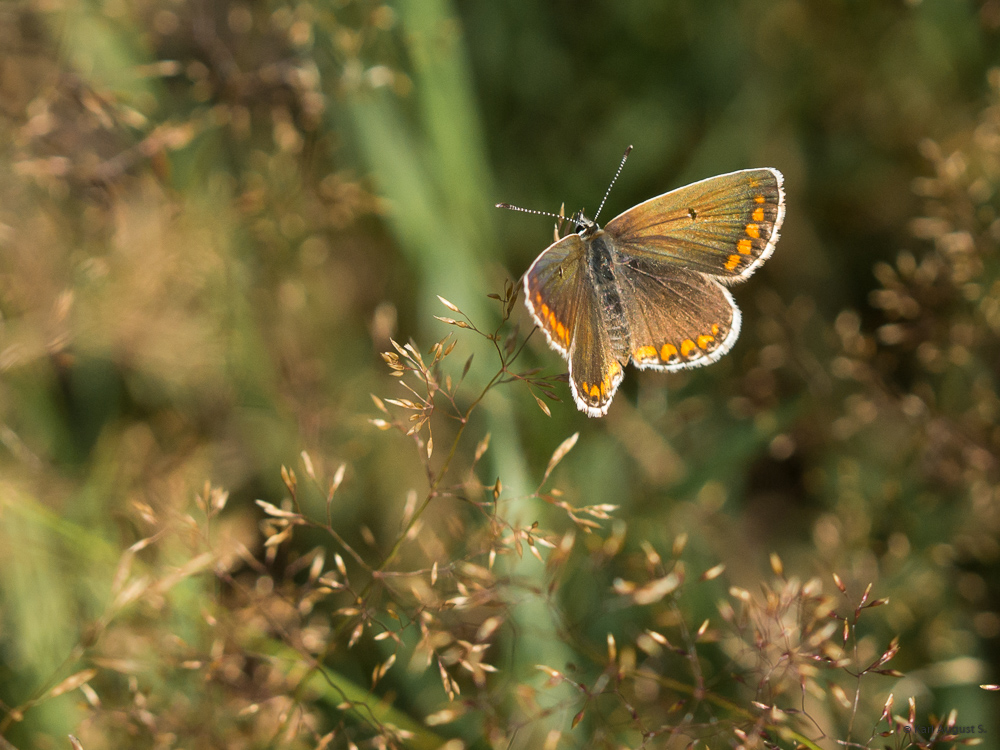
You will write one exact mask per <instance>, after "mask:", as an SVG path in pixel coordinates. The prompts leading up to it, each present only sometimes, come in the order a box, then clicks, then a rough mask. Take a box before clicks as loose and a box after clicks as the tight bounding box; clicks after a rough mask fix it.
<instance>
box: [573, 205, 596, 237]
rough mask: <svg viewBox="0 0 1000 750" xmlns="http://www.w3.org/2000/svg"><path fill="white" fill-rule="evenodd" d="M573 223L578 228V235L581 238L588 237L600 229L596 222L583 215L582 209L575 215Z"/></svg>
mask: <svg viewBox="0 0 1000 750" xmlns="http://www.w3.org/2000/svg"><path fill="white" fill-rule="evenodd" d="M572 221H573V225H574V226H575V227H576V233H577V234H578V235H580V236H581V237H587V236H588V235H591V234H593V233H594V232H596V231H597V230H599V229H600V227H599V226H598V225H597V222H596V221H592V220H591V219H588V218H587V217H586V216H584V215H583V210H582V209H581V210H580V211H577V212H576V213H575V214H573V219H572Z"/></svg>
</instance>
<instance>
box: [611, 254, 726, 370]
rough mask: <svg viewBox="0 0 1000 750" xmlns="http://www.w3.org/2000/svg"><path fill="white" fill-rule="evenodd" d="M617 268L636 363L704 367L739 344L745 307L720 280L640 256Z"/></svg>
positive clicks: (659, 367) (673, 367) (657, 366)
mask: <svg viewBox="0 0 1000 750" xmlns="http://www.w3.org/2000/svg"><path fill="white" fill-rule="evenodd" d="M617 271H618V272H617V278H618V283H619V287H620V288H621V296H622V299H623V301H624V307H625V315H626V319H627V321H628V326H629V331H630V345H631V350H630V354H631V357H632V361H633V362H634V363H635V365H636V366H637V367H641V368H651V369H656V370H681V369H684V368H687V367H699V366H701V365H707V364H709V363H711V362H715V361H716V360H717V359H719V358H720V357H721V356H722V355H723V354H725V353H726V352H727V351H729V350H730V349H731V348H732V346H733V344H734V343H736V338H737V337H738V336H739V333H740V320H741V318H740V310H739V308H738V307H737V306H736V303H735V302H734V301H733V298H732V295H730V293H729V290H728V289H726V288H725V287H723V286H722V285H721V284H719V282H717V281H716V280H715V279H713V278H711V277H708V276H705V275H704V274H701V273H698V272H697V271H691V270H688V269H685V268H679V267H677V266H669V265H667V264H665V263H661V264H656V263H655V262H651V261H648V260H645V259H639V258H629V259H627V260H625V261H624V262H622V263H621V264H619V265H618V268H617Z"/></svg>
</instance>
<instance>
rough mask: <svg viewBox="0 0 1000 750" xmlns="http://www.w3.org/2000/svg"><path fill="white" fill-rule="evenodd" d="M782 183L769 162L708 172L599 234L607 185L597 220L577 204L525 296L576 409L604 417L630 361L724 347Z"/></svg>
mask: <svg viewBox="0 0 1000 750" xmlns="http://www.w3.org/2000/svg"><path fill="white" fill-rule="evenodd" d="M631 149H632V147H631V146H630V147H629V149H628V150H627V151H626V152H625V156H624V157H623V158H622V161H621V164H620V165H619V167H618V172H617V173H616V174H615V179H617V177H618V174H620V173H621V170H622V167H623V166H624V165H625V159H626V158H627V157H628V154H629V152H630V151H631ZM782 183H783V178H782V175H781V172H779V171H778V170H777V169H770V168H764V169H746V170H742V171H739V172H730V173H729V174H723V175H718V176H717V177H709V178H708V179H705V180H701V181H700V182H695V183H693V184H691V185H687V186H686V187H681V188H677V189H676V190H671V191H670V192H668V193H664V194H663V195H658V196H656V197H655V198H650V199H649V200H647V201H645V202H643V203H640V204H639V205H637V206H634V207H632V208H630V209H628V210H627V211H625V212H624V213H622V214H620V215H619V216H616V217H615V218H614V219H612V220H611V221H609V222H608V223H607V225H606V226H605V227H604V228H603V229H602V228H601V227H600V226H599V225H598V224H597V221H596V218H597V216H598V215H600V211H601V208H603V206H604V202H605V201H606V200H607V197H608V193H610V191H611V187H609V188H608V193H605V196H604V200H602V201H601V205H600V207H598V210H597V214H595V217H594V220H591V219H588V218H587V217H586V216H585V215H584V214H583V211H578V212H577V213H576V214H575V215H574V216H573V218H572V221H573V223H574V226H575V230H576V231H574V232H572V233H570V234H568V235H566V236H565V237H562V238H561V239H558V240H557V241H556V242H555V243H553V244H552V245H550V246H549V247H548V248H546V249H545V250H544V251H543V252H542V254H541V255H539V256H538V257H537V258H536V259H535V262H534V263H532V264H531V267H530V268H529V269H528V270H527V272H526V273H525V275H524V295H525V303H526V305H527V308H528V311H529V312H530V313H531V316H532V317H533V318H534V320H535V322H536V323H537V324H538V327H539V328H541V329H542V331H543V333H544V334H545V338H546V339H547V340H548V343H549V345H550V346H551V347H552V348H553V349H555V350H556V351H557V352H558V353H559V354H560V355H562V357H563V358H564V359H565V360H566V361H567V363H568V365H569V385H570V390H571V391H572V393H573V400H574V401H575V402H576V405H577V407H579V409H580V411H583V412H586V413H587V414H588V415H589V416H591V417H601V416H604V415H605V414H607V412H608V407H610V405H611V400H612V399H613V398H614V395H615V391H617V390H618V386H619V384H620V383H621V381H622V378H623V376H624V370H625V365H627V364H628V362H629V360H631V361H632V363H633V364H634V365H635V366H636V367H638V368H640V369H651V370H666V371H676V370H683V369H686V368H689V367H701V366H702V365H707V364H710V363H712V362H715V361H716V360H718V359H719V358H720V357H721V356H722V355H723V354H725V353H726V352H728V351H729V350H730V349H732V347H733V344H734V343H736V338H737V336H739V333H740V322H741V317H740V310H739V308H738V307H737V306H736V302H735V301H734V300H733V296H732V294H730V292H729V290H728V289H727V288H726V287H727V286H729V285H731V284H735V283H737V282H740V281H743V280H745V279H747V278H748V277H749V276H750V275H751V274H752V273H753V272H754V271H756V270H757V269H758V268H759V267H760V266H761V264H762V263H763V262H764V261H765V260H767V259H768V258H769V257H771V253H773V252H774V246H775V243H777V241H778V230H779V229H780V228H781V222H782V220H783V219H784V217H785V193H784V189H783V187H782ZM611 184H612V186H613V185H614V180H612V183H611ZM497 206H498V207H500V208H510V209H513V210H520V211H527V212H528V213H543V214H544V213H545V212H541V211H529V210H528V209H520V208H517V207H516V206H511V205H509V204H506V203H500V204H497ZM546 215H552V216H557V215H556V214H546ZM557 218H560V217H558V216H557Z"/></svg>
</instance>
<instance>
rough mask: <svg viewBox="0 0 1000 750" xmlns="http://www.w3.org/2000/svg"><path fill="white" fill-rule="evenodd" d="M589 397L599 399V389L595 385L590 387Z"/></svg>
mask: <svg viewBox="0 0 1000 750" xmlns="http://www.w3.org/2000/svg"><path fill="white" fill-rule="evenodd" d="M590 397H591V398H593V399H598V398H600V397H601V389H600V388H599V387H598V386H597V385H592V386H590Z"/></svg>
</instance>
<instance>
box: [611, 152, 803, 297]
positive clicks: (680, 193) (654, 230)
mask: <svg viewBox="0 0 1000 750" xmlns="http://www.w3.org/2000/svg"><path fill="white" fill-rule="evenodd" d="M784 216H785V197H784V190H783V188H782V176H781V173H780V172H779V171H778V170H776V169H746V170H743V171H740V172H731V173H730V174H724V175H719V176H717V177H710V178H708V179H707V180H701V181H700V182H695V183H693V184H691V185H687V186H686V187H682V188H678V189H677V190H673V191H671V192H669V193H664V194H663V195H659V196H657V197H655V198H650V199H649V200H647V201H645V202H643V203H640V204H639V205H637V206H635V207H633V208H630V209H629V210H628V211H625V212H624V213H623V214H620V215H619V216H617V217H615V218H614V219H612V220H611V221H610V222H608V225H607V226H606V227H605V231H606V232H607V233H608V234H610V235H611V236H612V237H613V238H614V241H615V244H616V246H617V247H618V249H619V251H620V252H621V253H622V254H625V255H628V256H632V257H638V258H646V257H649V256H652V257H655V258H657V259H659V260H661V261H663V262H665V263H668V264H670V265H674V266H682V267H684V268H689V269H691V270H694V271H699V272H701V273H706V274H710V275H712V276H717V277H719V280H720V281H722V282H723V283H733V282H736V281H742V280H743V279H745V278H747V277H748V276H750V274H752V273H753V272H754V271H755V270H756V269H757V268H758V267H759V266H760V265H761V263H763V262H764V261H765V260H767V258H769V257H770V255H771V253H772V252H774V245H775V243H776V242H777V241H778V230H779V229H780V227H781V222H782V221H783V219H784Z"/></svg>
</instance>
